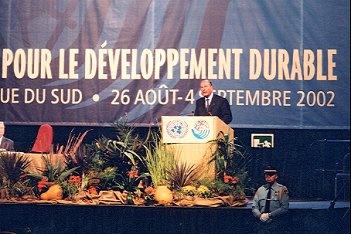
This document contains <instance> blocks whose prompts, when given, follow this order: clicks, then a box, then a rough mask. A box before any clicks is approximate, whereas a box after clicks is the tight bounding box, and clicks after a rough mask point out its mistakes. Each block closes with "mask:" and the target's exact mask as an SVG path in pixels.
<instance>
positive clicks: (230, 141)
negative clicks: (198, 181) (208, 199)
mask: <svg viewBox="0 0 351 234" xmlns="http://www.w3.org/2000/svg"><path fill="white" fill-rule="evenodd" d="M237 140H238V139H237V138H231V136H230V135H229V134H224V133H223V132H220V133H219V134H218V136H217V139H215V140H213V141H211V142H212V143H213V144H216V150H215V152H214V153H213V154H212V159H211V162H213V161H214V162H215V164H216V181H215V182H214V183H211V184H208V185H207V186H208V187H209V188H210V189H211V190H214V191H215V193H216V194H226V195H228V194H231V195H233V196H235V197H236V198H237V199H240V198H244V197H245V192H244V191H245V182H246V180H247V165H248V164H249V162H250V161H251V154H250V153H249V152H248V150H247V149H246V148H245V147H243V146H241V145H239V144H236V143H234V141H237Z"/></svg>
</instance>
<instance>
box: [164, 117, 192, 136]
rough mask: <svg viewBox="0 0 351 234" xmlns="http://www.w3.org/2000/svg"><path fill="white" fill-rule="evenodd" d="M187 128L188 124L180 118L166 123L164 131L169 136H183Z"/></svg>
mask: <svg viewBox="0 0 351 234" xmlns="http://www.w3.org/2000/svg"><path fill="white" fill-rule="evenodd" d="M188 130H189V127H188V124H187V123H186V122H185V121H182V120H173V121H170V122H168V123H167V127H166V131H167V134H168V135H169V136H170V137H171V138H183V137H184V136H186V135H187V133H188Z"/></svg>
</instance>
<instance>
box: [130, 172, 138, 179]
mask: <svg viewBox="0 0 351 234" xmlns="http://www.w3.org/2000/svg"><path fill="white" fill-rule="evenodd" d="M128 175H129V178H138V177H139V175H138V171H129V172H128Z"/></svg>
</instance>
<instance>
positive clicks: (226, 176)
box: [223, 175, 233, 183]
mask: <svg viewBox="0 0 351 234" xmlns="http://www.w3.org/2000/svg"><path fill="white" fill-rule="evenodd" d="M232 179H233V178H232V177H231V176H229V175H225V176H224V178H223V180H224V183H229V182H230V181H231V180H232Z"/></svg>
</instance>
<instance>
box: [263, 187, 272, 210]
mask: <svg viewBox="0 0 351 234" xmlns="http://www.w3.org/2000/svg"><path fill="white" fill-rule="evenodd" d="M271 194H272V187H271V186H269V187H268V193H267V198H266V205H265V206H264V213H269V212H270V206H271Z"/></svg>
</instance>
